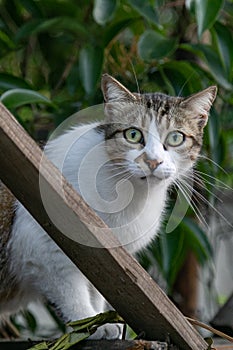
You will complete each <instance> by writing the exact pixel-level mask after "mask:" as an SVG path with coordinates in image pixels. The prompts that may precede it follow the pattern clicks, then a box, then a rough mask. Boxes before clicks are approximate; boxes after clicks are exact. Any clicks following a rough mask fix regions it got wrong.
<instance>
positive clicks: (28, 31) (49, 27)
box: [15, 16, 87, 41]
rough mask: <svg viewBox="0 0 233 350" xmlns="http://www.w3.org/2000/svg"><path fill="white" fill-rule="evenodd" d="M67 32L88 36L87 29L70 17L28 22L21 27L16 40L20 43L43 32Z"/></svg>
mask: <svg viewBox="0 0 233 350" xmlns="http://www.w3.org/2000/svg"><path fill="white" fill-rule="evenodd" d="M58 30H66V31H70V32H72V33H75V34H77V33H79V34H82V35H84V36H85V35H87V31H86V29H85V28H84V27H83V26H82V25H81V24H79V23H78V22H77V21H76V20H75V19H73V18H70V17H65V16H64V17H55V18H51V19H47V20H44V19H35V20H32V21H30V22H27V23H26V24H25V25H23V26H22V27H20V29H19V30H18V32H17V34H16V36H15V37H16V40H17V41H20V40H22V39H24V38H27V37H29V36H31V35H33V34H34V35H35V34H39V33H42V32H49V31H54V32H56V33H57V32H58Z"/></svg>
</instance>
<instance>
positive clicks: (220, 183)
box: [194, 169, 233, 191]
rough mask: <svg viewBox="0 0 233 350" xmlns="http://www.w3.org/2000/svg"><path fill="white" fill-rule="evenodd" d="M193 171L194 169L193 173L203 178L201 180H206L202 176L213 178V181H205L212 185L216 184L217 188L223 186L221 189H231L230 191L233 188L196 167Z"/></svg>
mask: <svg viewBox="0 0 233 350" xmlns="http://www.w3.org/2000/svg"><path fill="white" fill-rule="evenodd" d="M194 171H195V174H197V175H199V176H200V177H201V179H203V181H205V182H207V181H208V180H206V179H205V177H204V176H206V177H208V178H210V179H211V180H214V182H215V183H211V182H209V181H208V182H207V183H209V184H210V185H212V186H216V185H217V186H218V187H219V188H223V189H226V190H231V191H232V190H233V189H232V188H231V187H230V186H228V185H226V184H225V183H224V182H223V181H221V180H219V179H217V178H216V177H214V176H212V175H209V174H206V173H203V172H202V171H200V170H197V169H195V170H194ZM203 175H204V176H203Z"/></svg>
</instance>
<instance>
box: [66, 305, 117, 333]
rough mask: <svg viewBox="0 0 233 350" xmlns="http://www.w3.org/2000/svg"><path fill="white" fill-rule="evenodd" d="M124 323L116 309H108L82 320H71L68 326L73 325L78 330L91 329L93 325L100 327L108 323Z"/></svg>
mask: <svg viewBox="0 0 233 350" xmlns="http://www.w3.org/2000/svg"><path fill="white" fill-rule="evenodd" d="M119 322H120V323H123V322H124V321H123V319H122V318H121V317H120V316H119V315H118V313H117V312H116V311H112V310H110V311H106V312H103V313H100V314H98V315H96V316H93V317H87V318H84V319H82V320H78V321H73V322H69V323H68V324H67V326H68V327H72V328H73V329H74V330H75V331H76V332H80V331H82V332H83V331H84V330H86V331H87V330H91V329H92V327H94V328H96V327H100V326H102V325H104V324H106V323H119Z"/></svg>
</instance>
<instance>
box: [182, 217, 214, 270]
mask: <svg viewBox="0 0 233 350" xmlns="http://www.w3.org/2000/svg"><path fill="white" fill-rule="evenodd" d="M182 225H183V226H184V227H185V229H186V238H187V241H188V245H189V246H190V247H191V248H192V251H194V252H195V254H196V256H197V258H198V260H199V262H200V263H201V264H203V263H204V262H205V261H206V260H207V259H210V258H211V257H212V256H213V250H212V247H211V244H210V242H209V240H208V238H207V235H206V233H205V232H204V231H203V230H202V229H201V228H200V226H199V225H197V224H196V223H195V222H194V221H193V220H192V219H190V218H188V217H185V218H184V220H183V222H182Z"/></svg>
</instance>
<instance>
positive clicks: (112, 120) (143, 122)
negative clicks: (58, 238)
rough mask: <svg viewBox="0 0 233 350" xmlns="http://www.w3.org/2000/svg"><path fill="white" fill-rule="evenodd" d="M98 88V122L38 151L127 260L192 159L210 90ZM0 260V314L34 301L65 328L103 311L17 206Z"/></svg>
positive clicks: (108, 333)
mask: <svg viewBox="0 0 233 350" xmlns="http://www.w3.org/2000/svg"><path fill="white" fill-rule="evenodd" d="M102 89H103V93H104V96H105V101H106V102H107V103H106V107H105V121H104V122H103V123H93V124H88V125H83V126H78V127H75V128H73V129H72V130H70V131H68V132H67V133H65V134H64V135H62V136H59V137H58V138H56V139H54V140H53V141H51V142H50V143H49V144H48V145H47V147H46V151H45V152H46V155H47V156H48V157H49V158H50V159H51V160H52V161H53V163H54V164H55V165H56V166H57V167H58V168H59V169H60V170H61V171H62V172H63V174H64V175H65V177H66V178H67V179H68V181H69V182H70V183H71V184H72V185H73V186H74V188H75V189H76V190H77V191H78V192H79V193H80V194H81V195H82V196H83V198H84V199H85V200H86V201H87V203H88V204H89V205H90V206H91V207H92V208H93V209H94V210H95V211H96V212H97V213H98V215H99V216H100V217H101V218H102V219H103V220H104V221H105V222H106V223H107V225H108V226H109V227H110V228H111V229H112V230H113V232H114V233H115V235H116V236H117V238H118V239H119V241H120V243H121V244H122V245H124V246H125V248H126V249H127V250H128V251H129V252H130V253H132V254H134V253H136V252H138V251H140V250H141V249H143V248H145V247H146V246H147V245H148V243H149V242H150V241H151V240H152V239H153V238H154V237H155V235H156V233H157V232H158V229H159V225H160V221H161V217H162V214H163V211H164V208H165V203H166V196H167V191H168V188H169V186H170V185H171V183H173V182H174V181H176V180H177V179H181V178H182V176H187V174H188V172H189V170H190V169H191V167H192V166H193V164H194V163H195V161H196V159H197V157H198V154H199V151H200V148H201V144H202V134H203V128H204V126H205V124H206V122H207V116H208V111H209V109H210V107H211V104H212V102H213V100H214V98H215V94H216V88H215V87H211V88H209V89H206V90H204V91H203V92H200V93H199V94H196V95H193V96H192V97H190V98H187V99H182V98H175V97H169V96H166V95H162V94H144V95H140V94H132V93H130V92H129V91H128V90H127V89H126V88H125V87H123V86H122V85H121V84H120V83H118V82H117V81H116V80H115V79H113V78H111V77H110V76H108V75H105V76H104V78H103V83H102ZM2 251H3V250H2ZM3 255H4V256H6V255H7V256H8V257H7V259H6V263H5V265H6V267H4V274H3V273H2V274H1V272H0V279H1V276H3V275H4V276H7V277H5V280H4V283H3V281H1V280H0V313H4V312H13V311H15V310H16V309H17V308H19V307H22V306H25V305H26V304H27V303H28V301H31V300H34V299H36V298H41V297H43V298H45V299H47V300H48V301H49V302H51V303H52V304H53V305H54V306H55V307H56V308H57V310H58V311H59V313H60V314H61V315H62V316H63V318H64V319H65V320H66V321H68V320H75V319H80V318H84V317H88V316H92V315H95V314H96V313H99V312H102V311H103V310H104V309H105V307H106V303H105V300H104V299H103V298H102V296H101V295H100V294H99V293H98V292H97V291H96V290H95V288H94V287H93V286H92V285H91V284H90V283H89V282H88V281H87V279H86V278H85V277H84V276H83V275H82V273H81V272H80V271H79V270H78V269H77V267H76V266H74V265H73V263H72V262H71V261H70V260H69V259H68V258H67V257H66V256H65V254H64V253H62V251H61V250H60V249H59V248H58V247H57V245H56V244H55V243H54V242H53V241H52V240H51V239H50V238H49V236H48V235H47V234H46V233H45V232H44V231H43V230H42V229H41V227H40V226H39V225H38V224H37V223H36V222H35V220H34V219H33V218H32V217H31V216H30V215H29V214H28V212H27V211H26V210H25V209H24V208H23V207H22V206H21V205H20V204H19V203H18V204H17V209H16V213H15V218H14V223H13V226H12V228H11V234H10V236H9V239H8V242H7V244H6V245H5V246H4V254H3V253H0V266H1V257H3ZM12 281H14V283H13V282H12ZM6 289H7V292H6ZM119 334H120V328H119V327H118V326H117V325H108V326H107V327H103V328H102V329H100V330H99V333H98V334H96V337H107V338H115V337H118V336H119Z"/></svg>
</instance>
